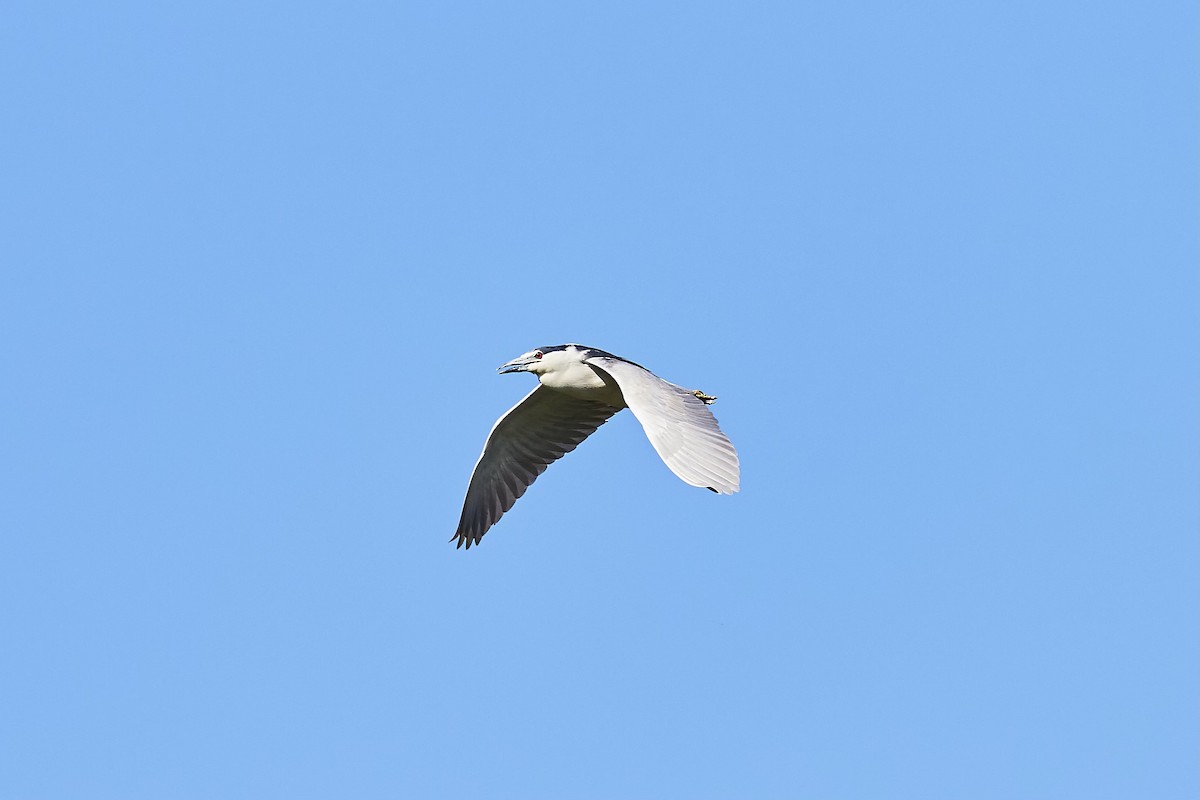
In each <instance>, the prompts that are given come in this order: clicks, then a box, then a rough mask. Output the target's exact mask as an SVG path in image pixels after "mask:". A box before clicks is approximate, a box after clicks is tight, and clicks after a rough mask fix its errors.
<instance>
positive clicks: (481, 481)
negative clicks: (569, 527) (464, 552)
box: [450, 384, 620, 549]
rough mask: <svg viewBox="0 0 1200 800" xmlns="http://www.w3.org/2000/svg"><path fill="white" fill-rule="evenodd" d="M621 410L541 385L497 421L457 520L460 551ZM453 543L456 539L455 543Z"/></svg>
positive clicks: (489, 435) (477, 464)
mask: <svg viewBox="0 0 1200 800" xmlns="http://www.w3.org/2000/svg"><path fill="white" fill-rule="evenodd" d="M618 411H620V409H619V408H614V407H613V406H610V405H606V404H604V403H597V402H595V401H594V400H581V399H579V398H577V397H571V396H570V395H567V394H563V393H562V392H556V391H554V390H553V389H547V388H545V387H543V386H542V385H541V384H538V386H537V388H535V389H534V390H533V391H532V392H530V393H529V394H527V395H525V399H523V400H522V401H521V402H519V403H517V404H516V405H515V406H513V407H512V408H511V409H509V411H508V413H507V414H505V415H504V416H502V417H501V418H500V419H498V420H497V421H496V424H495V425H494V426H493V427H492V432H491V433H490V434H488V438H487V443H486V444H484V446H483V454H482V455H480V456H479V461H478V462H477V463H476V464H475V472H474V473H472V475H471V483H470V485H469V486H468V487H467V499H466V500H465V501H464V502H463V510H462V517H461V518H460V519H459V521H458V532H457V533H455V538H457V539H458V547H462V546H463V545H464V544H465V545H466V546H467V547H468V549H469V548H470V547H471V545H472V544H478V543H479V540H480V539H482V538H483V535H484V534H485V533H487V531H488V528H490V527H492V526H493V525H495V524H496V521H497V520H499V519H500V517H501V516H502V515H503V514H504V512H505V511H508V510H509V509H510V508H512V506H513V503H515V502H517V498H518V497H520V496H521V495H523V494H525V490H526V489H528V488H529V485H530V484H531V483H533V482H534V481H535V480H537V476H538V475H541V474H542V473H543V472H545V471H546V467H548V466H549V465H550V464H552V463H554V462H555V461H557V460H558V459H560V458H562V457H563V455H565V454H566V453H569V452H571V451H572V450H574V449H575V447H576V446H577V445H578V444H579V443H580V442H582V441H583V440H584V439H586V438H587V437H588V436H591V434H592V432H593V431H595V430H596V428H599V427H600V426H601V425H603V424H604V423H605V422H607V421H608V418H609V417H611V416H612V415H613V414H615V413H617V412H618ZM450 541H454V539H451V540H450Z"/></svg>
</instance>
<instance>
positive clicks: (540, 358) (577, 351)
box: [497, 344, 586, 375]
mask: <svg viewBox="0 0 1200 800" xmlns="http://www.w3.org/2000/svg"><path fill="white" fill-rule="evenodd" d="M585 350H586V348H581V347H577V346H576V345H573V344H562V345H556V346H554V347H539V348H538V349H536V350H530V351H529V352H528V353H522V354H521V355H519V356H517V357H516V358H514V359H513V360H512V361H509V362H508V363H506V364H501V365H500V367H499V369H498V370H497V372H499V373H500V374H501V375H503V374H504V373H506V372H532V373H533V374H534V375H545V374H546V373H547V372H552V371H553V370H555V369H558V368H561V367H565V366H566V365H567V364H572V363H576V362H580V361H582V360H583V357H584V351H585Z"/></svg>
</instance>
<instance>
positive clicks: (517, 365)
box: [496, 358, 531, 375]
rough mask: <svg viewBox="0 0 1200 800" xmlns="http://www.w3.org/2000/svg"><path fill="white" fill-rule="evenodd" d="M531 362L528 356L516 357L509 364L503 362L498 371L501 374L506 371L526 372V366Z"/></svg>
mask: <svg viewBox="0 0 1200 800" xmlns="http://www.w3.org/2000/svg"><path fill="white" fill-rule="evenodd" d="M530 363H531V362H530V360H529V359H528V358H514V359H513V360H512V361H509V362H508V363H507V364H501V365H500V366H499V367H497V368H496V372H498V373H500V374H501V375H503V374H504V373H506V372H524V371H525V368H526V367H527V366H529V364H530Z"/></svg>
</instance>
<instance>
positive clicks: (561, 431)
mask: <svg viewBox="0 0 1200 800" xmlns="http://www.w3.org/2000/svg"><path fill="white" fill-rule="evenodd" d="M499 371H500V372H501V373H505V372H532V373H533V374H534V375H537V376H538V381H539V383H538V386H537V388H535V389H534V390H533V391H532V392H530V393H529V394H527V395H526V396H525V398H524V399H523V400H522V401H521V402H519V403H517V404H516V405H515V406H513V407H512V408H511V409H510V410H509V412H508V413H507V414H505V415H504V416H502V417H501V418H500V419H499V420H497V421H496V424H495V425H494V426H493V427H492V432H491V433H490V434H488V438H487V442H486V443H485V444H484V445H483V454H482V455H481V456H479V461H478V463H476V464H475V472H474V473H472V475H471V483H470V485H469V486H468V487H467V499H466V500H465V501H464V502H463V511H462V518H461V519H460V520H459V522H458V532H457V533H456V534H455V535H454V538H453V539H451V540H450V541H454V540H455V539H457V540H458V546H459V547H462V546H463V545H464V544H465V545H466V546H467V547H468V548H470V547H471V545H472V544H478V543H479V540H480V539H482V538H483V535H484V534H485V533H487V531H488V529H489V528H491V527H492V526H493V525H495V524H496V521H497V520H499V519H500V517H501V516H502V515H503V514H504V512H505V511H508V510H509V509H510V508H512V506H513V503H515V502H517V498H518V497H520V496H521V495H523V494H525V490H526V489H528V488H529V485H530V484H531V483H533V482H534V481H535V480H537V476H538V475H541V474H542V473H543V472H545V470H546V467H548V466H549V465H550V464H552V463H553V462H555V461H557V460H558V459H560V458H562V457H563V455H564V454H566V453H569V452H571V451H572V450H574V449H575V447H576V445H578V444H579V443H580V442H582V441H583V440H584V439H586V438H587V437H588V436H590V435H591V434H592V431H594V430H596V429H597V428H599V427H600V426H601V425H603V424H604V423H605V422H607V421H608V418H609V417H611V416H612V415H613V414H615V413H617V412H618V411H620V410H621V409H623V408H628V409H629V410H631V411H632V412H633V415H634V416H635V417H637V419H638V422H640V423H642V427H643V428H644V429H645V431H646V436H647V437H649V439H650V444H652V445H654V449H655V450H657V451H658V454H659V456H661V457H662V460H663V462H664V463H665V464H666V465H667V466H668V467H669V468H670V469H671V471H672V472H674V473H675V474H676V475H678V476H679V478H680V479H681V480H682V481H683V482H684V483H687V484H690V485H692V486H700V487H703V488H706V489H711V490H712V491H714V492H717V493H719V494H733V493H734V492H736V491H737V490H738V488H739V487H738V481H739V473H738V455H737V451H736V450H734V449H733V444H732V443H731V442H730V441H729V439H728V437H726V436H725V434H724V433H722V432H721V428H720V427H719V426H718V425H717V420H716V417H714V416H713V415H712V412H710V411H709V410H708V404H710V403H712V401H713V400H715V399H716V398H715V397H709V396H708V395H706V394H704V393H703V392H700V391H695V390H691V389H684V388H682V387H680V386H676V385H675V384H673V383H667V382H666V381H664V380H663V379H662V378H660V377H658V376H657V375H655V374H654V373H652V372H650V370H648V369H646V368H645V367H643V366H640V365H638V364H635V363H633V362H632V361H626V360H625V359H623V358H621V357H619V356H614V355H613V354H612V353H606V352H604V351H603V350H597V349H596V348H594V347H584V346H583V345H580V344H562V345H557V346H555V347H539V348H538V349H537V350H530V351H529V352H528V353H525V354H523V355H521V356H518V357H517V358H514V359H513V360H512V361H509V362H508V363H507V364H504V365H502V366H501V367H500V369H499Z"/></svg>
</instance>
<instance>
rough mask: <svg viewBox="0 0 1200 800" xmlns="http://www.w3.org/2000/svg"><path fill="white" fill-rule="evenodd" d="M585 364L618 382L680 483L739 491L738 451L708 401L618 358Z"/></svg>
mask: <svg viewBox="0 0 1200 800" xmlns="http://www.w3.org/2000/svg"><path fill="white" fill-rule="evenodd" d="M586 363H588V364H591V365H592V366H594V367H597V368H599V369H602V370H604V371H605V372H607V373H608V374H609V375H611V376H612V378H613V380H615V381H616V382H617V385H618V386H620V387H621V394H623V395H624V396H625V402H626V403H627V404H628V405H629V410H630V411H632V412H633V415H634V416H635V417H637V418H638V422H640V423H642V427H643V428H644V429H645V430H646V436H647V437H649V439H650V444H652V445H654V449H655V450H657V451H658V455H659V456H660V457H661V458H662V460H663V462H664V463H665V464H666V465H667V466H668V467H670V469H671V471H672V472H674V473H675V474H676V475H678V476H679V478H680V479H681V480H682V481H683V482H684V483H687V484H691V485H692V486H702V487H704V488H707V489H712V490H713V491H714V492H719V493H720V494H733V493H734V492H736V491H737V490H738V488H739V485H740V471H739V467H738V455H737V450H735V449H734V447H733V443H732V442H730V441H729V438H728V437H727V436H726V435H725V434H724V433H722V432H721V428H720V426H719V425H717V418H716V417H714V416H713V415H712V412H711V411H709V410H708V406H706V405H705V404H704V403H703V402H702V401H701V400H700V399H699V398H698V397H696V395H695V394H694V393H693V392H690V391H688V390H687V389H684V388H683V387H681V386H676V385H675V384H673V383H668V382H667V381H664V380H663V379H662V378H660V377H658V376H657V375H655V374H654V373H653V372H650V371H649V370H647V369H645V368H643V367H639V366H638V365H637V364H633V363H631V362H629V361H624V360H622V359H619V358H615V357H609V356H591V357H589V358H588V359H586Z"/></svg>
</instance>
